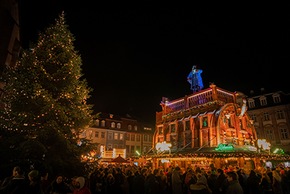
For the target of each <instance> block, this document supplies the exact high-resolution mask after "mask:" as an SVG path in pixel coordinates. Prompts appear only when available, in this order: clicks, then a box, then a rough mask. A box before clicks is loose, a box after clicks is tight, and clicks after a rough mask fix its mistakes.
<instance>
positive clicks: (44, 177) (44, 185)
mask: <svg viewBox="0 0 290 194" xmlns="http://www.w3.org/2000/svg"><path fill="white" fill-rule="evenodd" d="M40 185H41V189H42V191H43V193H44V194H48V188H49V186H50V181H49V180H48V172H47V171H46V170H44V171H40Z"/></svg>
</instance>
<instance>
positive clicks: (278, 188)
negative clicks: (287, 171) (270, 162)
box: [272, 169, 284, 194]
mask: <svg viewBox="0 0 290 194" xmlns="http://www.w3.org/2000/svg"><path fill="white" fill-rule="evenodd" d="M272 175H273V183H272V188H273V191H274V193H275V194H284V192H283V190H282V184H281V181H282V178H281V175H280V173H279V171H278V170H277V169H274V170H272Z"/></svg>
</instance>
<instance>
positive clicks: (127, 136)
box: [126, 133, 130, 141]
mask: <svg viewBox="0 0 290 194" xmlns="http://www.w3.org/2000/svg"><path fill="white" fill-rule="evenodd" d="M126 140H128V141H130V134H129V133H127V134H126Z"/></svg>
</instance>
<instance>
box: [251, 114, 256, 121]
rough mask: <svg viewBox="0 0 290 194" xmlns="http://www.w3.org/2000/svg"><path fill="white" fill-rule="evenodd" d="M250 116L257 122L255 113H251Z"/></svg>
mask: <svg viewBox="0 0 290 194" xmlns="http://www.w3.org/2000/svg"><path fill="white" fill-rule="evenodd" d="M250 117H251V119H252V120H253V121H254V122H257V116H256V115H255V114H251V116H250Z"/></svg>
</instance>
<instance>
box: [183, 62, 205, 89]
mask: <svg viewBox="0 0 290 194" xmlns="http://www.w3.org/2000/svg"><path fill="white" fill-rule="evenodd" d="M201 73H202V69H197V68H196V65H194V66H193V67H192V71H191V72H190V73H189V74H188V76H187V81H188V82H189V83H190V85H191V86H190V89H191V90H192V91H193V92H197V91H200V90H202V89H203V82H202V78H201Z"/></svg>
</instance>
